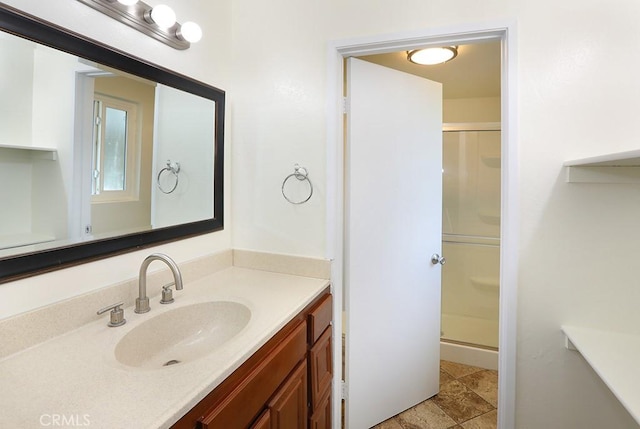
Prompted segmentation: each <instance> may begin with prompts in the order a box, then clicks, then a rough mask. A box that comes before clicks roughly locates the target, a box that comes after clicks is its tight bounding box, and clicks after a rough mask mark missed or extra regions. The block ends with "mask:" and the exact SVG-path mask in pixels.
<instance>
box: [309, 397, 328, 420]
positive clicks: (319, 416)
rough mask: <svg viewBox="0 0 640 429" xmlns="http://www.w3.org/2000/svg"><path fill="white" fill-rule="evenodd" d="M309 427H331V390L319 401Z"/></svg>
mask: <svg viewBox="0 0 640 429" xmlns="http://www.w3.org/2000/svg"><path fill="white" fill-rule="evenodd" d="M309 429H331V390H328V391H327V392H326V394H325V395H324V397H323V398H322V399H321V400H320V402H319V403H318V407H317V408H316V410H315V411H314V412H313V415H312V416H311V418H310V419H309Z"/></svg>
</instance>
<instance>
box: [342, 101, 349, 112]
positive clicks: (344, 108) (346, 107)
mask: <svg viewBox="0 0 640 429" xmlns="http://www.w3.org/2000/svg"><path fill="white" fill-rule="evenodd" d="M342 113H343V114H345V115H346V114H347V113H349V98H347V97H342Z"/></svg>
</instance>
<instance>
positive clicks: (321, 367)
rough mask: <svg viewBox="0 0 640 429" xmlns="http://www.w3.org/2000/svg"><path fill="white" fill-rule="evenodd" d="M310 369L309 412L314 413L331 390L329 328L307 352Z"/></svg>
mask: <svg viewBox="0 0 640 429" xmlns="http://www.w3.org/2000/svg"><path fill="white" fill-rule="evenodd" d="M309 366H310V367H311V412H312V413H313V412H315V410H316V408H317V407H318V406H319V403H320V401H321V400H322V399H323V397H324V396H325V393H326V392H327V391H329V390H331V378H332V375H333V368H332V366H333V365H332V359H331V328H327V329H325V331H324V333H323V334H322V335H321V336H320V339H319V340H318V342H317V343H315V344H314V345H313V347H312V348H311V351H310V352H309Z"/></svg>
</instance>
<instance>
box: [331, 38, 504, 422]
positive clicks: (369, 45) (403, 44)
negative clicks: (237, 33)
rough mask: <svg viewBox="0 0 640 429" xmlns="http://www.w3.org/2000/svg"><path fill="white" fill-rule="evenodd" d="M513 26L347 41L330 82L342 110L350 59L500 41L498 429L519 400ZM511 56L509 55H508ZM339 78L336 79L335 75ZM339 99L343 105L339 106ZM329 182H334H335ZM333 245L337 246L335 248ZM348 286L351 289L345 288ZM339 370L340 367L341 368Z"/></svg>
mask: <svg viewBox="0 0 640 429" xmlns="http://www.w3.org/2000/svg"><path fill="white" fill-rule="evenodd" d="M508 29H509V27H508V26H505V27H504V28H502V29H498V30H495V29H490V30H488V29H482V28H479V29H477V30H476V31H471V32H470V31H469V29H468V28H466V29H465V31H464V34H441V35H436V36H434V33H433V32H429V34H426V35H424V36H423V37H416V36H415V34H412V35H411V36H410V37H403V36H397V37H395V38H390V37H384V36H380V37H377V38H371V39H369V40H365V41H363V40H358V41H342V42H337V43H334V44H333V46H332V48H333V49H332V50H331V55H330V61H331V64H332V68H331V69H332V70H333V72H332V73H330V77H331V83H333V91H334V92H333V94H332V97H333V98H335V99H336V105H341V104H342V103H341V99H342V90H343V89H342V88H343V86H342V83H343V81H342V79H341V77H342V73H343V65H342V60H343V58H345V57H350V56H362V55H368V54H377V53H385V52H393V51H398V50H407V49H411V48H412V47H417V46H418V45H420V46H425V45H442V44H464V43H475V42H478V41H484V40H495V41H500V42H501V57H502V59H503V61H502V77H501V87H502V89H503V93H502V106H501V112H502V123H503V133H502V135H503V136H502V142H503V145H502V149H501V151H502V159H503V171H502V174H501V183H502V197H501V201H502V204H501V206H502V209H501V211H502V213H501V217H502V222H501V236H502V237H504V238H503V240H502V243H501V245H502V246H501V250H500V255H501V256H500V260H501V267H500V283H501V287H502V288H501V294H500V320H501V322H502V323H501V326H500V350H501V355H500V360H499V369H500V373H501V377H500V393H499V400H498V403H499V409H500V412H499V417H498V421H499V425H500V427H503V428H508V427H512V426H513V423H514V405H515V403H514V399H513V398H514V396H515V313H516V311H515V304H516V301H515V292H516V286H515V285H516V281H515V277H516V276H515V274H516V263H517V246H516V244H517V243H516V235H515V221H516V219H515V216H516V213H517V210H516V209H517V200H516V198H515V195H516V182H515V179H514V177H515V171H516V165H517V163H516V156H515V147H514V145H509V144H508V142H509V141H515V128H514V127H515V120H514V118H515V100H514V90H513V88H512V87H510V86H509V85H507V83H508V82H510V81H511V82H512V81H513V76H514V74H515V62H514V61H513V46H514V45H515V44H514V42H513V39H512V38H511V39H509V40H508V38H507V34H508ZM507 54H508V55H507ZM334 73H335V75H334ZM339 100H340V101H339ZM339 113H340V114H339V115H338V116H336V117H334V118H333V120H331V121H330V122H329V136H330V139H331V141H332V144H331V146H330V148H331V149H332V150H329V151H328V157H329V160H328V163H329V165H330V166H332V167H331V169H333V168H335V175H334V174H332V172H331V171H330V172H329V174H328V177H330V178H332V179H333V178H335V179H333V180H334V182H333V183H329V184H328V189H332V188H333V189H335V198H333V199H329V205H330V207H329V213H331V214H332V216H331V217H332V218H333V217H334V216H335V219H334V222H333V223H330V228H329V231H328V233H329V236H328V241H329V244H330V246H329V248H333V251H332V254H330V255H329V257H331V258H332V259H334V261H335V263H334V265H333V273H332V278H333V283H334V288H335V294H336V296H337V298H338V299H337V300H336V312H335V314H341V311H342V309H343V303H342V292H343V270H344V261H343V258H344V253H343V248H342V245H343V241H344V235H343V232H342V229H343V227H344V223H343V219H342V218H341V216H342V213H343V212H344V210H345V207H344V202H343V201H344V200H343V197H344V193H343V189H344V188H343V185H344V175H343V168H344V154H343V152H342V151H343V147H342V136H343V134H344V127H343V123H342V114H341V112H339ZM332 179H330V180H332ZM331 244H333V246H331ZM345 287H348V285H345ZM341 326H342V322H341V320H336V326H335V329H342V328H341ZM337 349H338V350H334V358H335V362H336V363H338V362H341V360H342V356H341V351H340V350H339V348H337ZM336 367H339V366H337V365H336ZM335 393H336V394H335V397H334V398H335V399H334V409H335V410H339V409H340V397H341V395H340V393H341V389H340V386H337V387H336V390H335ZM339 424H340V416H339V413H334V426H333V427H339Z"/></svg>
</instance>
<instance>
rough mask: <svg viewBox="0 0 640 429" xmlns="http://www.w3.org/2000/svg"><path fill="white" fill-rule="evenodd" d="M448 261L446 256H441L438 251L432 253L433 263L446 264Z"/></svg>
mask: <svg viewBox="0 0 640 429" xmlns="http://www.w3.org/2000/svg"><path fill="white" fill-rule="evenodd" d="M446 262H447V260H446V259H445V258H444V256H440V255H438V254H437V253H434V254H433V255H431V263H432V264H433V265H435V264H440V265H444V264H445V263H446Z"/></svg>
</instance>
